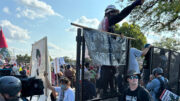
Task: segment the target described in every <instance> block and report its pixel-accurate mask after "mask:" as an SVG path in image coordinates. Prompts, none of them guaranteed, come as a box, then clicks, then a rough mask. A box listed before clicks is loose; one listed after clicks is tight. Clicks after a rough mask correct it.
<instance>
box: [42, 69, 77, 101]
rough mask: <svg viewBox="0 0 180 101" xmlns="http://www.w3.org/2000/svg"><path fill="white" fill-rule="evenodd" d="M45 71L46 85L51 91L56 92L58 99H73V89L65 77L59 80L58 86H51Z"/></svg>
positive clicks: (67, 100) (69, 100) (59, 100)
mask: <svg viewBox="0 0 180 101" xmlns="http://www.w3.org/2000/svg"><path fill="white" fill-rule="evenodd" d="M47 75H48V74H47V73H46V72H45V73H44V76H45V79H46V84H47V87H48V88H49V89H50V90H52V92H57V93H58V96H59V97H58V101H75V94H74V91H73V90H72V88H71V86H70V85H71V82H70V81H69V80H68V79H67V78H66V77H65V78H62V79H61V80H60V86H59V87H53V86H51V84H50V82H49V80H48V78H47Z"/></svg>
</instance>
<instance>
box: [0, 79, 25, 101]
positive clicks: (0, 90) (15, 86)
mask: <svg viewBox="0 0 180 101" xmlns="http://www.w3.org/2000/svg"><path fill="white" fill-rule="evenodd" d="M21 89H22V87H21V81H20V80H19V79H18V78H16V77H13V76H4V77H1V78H0V101H19V97H20V91H21Z"/></svg>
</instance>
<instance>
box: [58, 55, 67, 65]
mask: <svg viewBox="0 0 180 101" xmlns="http://www.w3.org/2000/svg"><path fill="white" fill-rule="evenodd" d="M59 63H60V65H64V64H66V63H65V61H64V57H60V58H59Z"/></svg>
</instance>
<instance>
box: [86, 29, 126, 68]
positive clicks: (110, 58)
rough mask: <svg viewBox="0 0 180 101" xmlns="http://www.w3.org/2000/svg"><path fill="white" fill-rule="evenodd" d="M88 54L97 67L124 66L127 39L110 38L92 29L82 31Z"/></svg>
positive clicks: (110, 36) (106, 34) (105, 33)
mask: <svg viewBox="0 0 180 101" xmlns="http://www.w3.org/2000/svg"><path fill="white" fill-rule="evenodd" d="M83 33H84V37H85V42H86V45H87V48H88V53H89V56H90V58H91V59H92V61H93V63H94V64H97V65H114V66H119V65H125V64H126V54H127V39H126V38H120V37H116V38H114V37H112V35H110V34H108V33H107V32H101V31H98V30H93V29H85V28H84V29H83Z"/></svg>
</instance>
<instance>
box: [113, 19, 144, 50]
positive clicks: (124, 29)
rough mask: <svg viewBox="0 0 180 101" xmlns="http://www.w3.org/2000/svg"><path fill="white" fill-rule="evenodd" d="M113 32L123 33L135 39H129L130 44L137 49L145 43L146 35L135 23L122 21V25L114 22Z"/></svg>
mask: <svg viewBox="0 0 180 101" xmlns="http://www.w3.org/2000/svg"><path fill="white" fill-rule="evenodd" d="M115 32H116V33H123V34H124V35H125V36H127V37H132V38H135V40H132V41H131V46H132V47H135V48H137V49H142V47H143V46H144V44H146V43H147V40H146V37H145V36H144V34H143V33H142V32H141V30H140V27H139V26H138V25H136V24H128V23H127V22H124V23H123V24H122V26H119V25H118V24H116V26H115Z"/></svg>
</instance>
